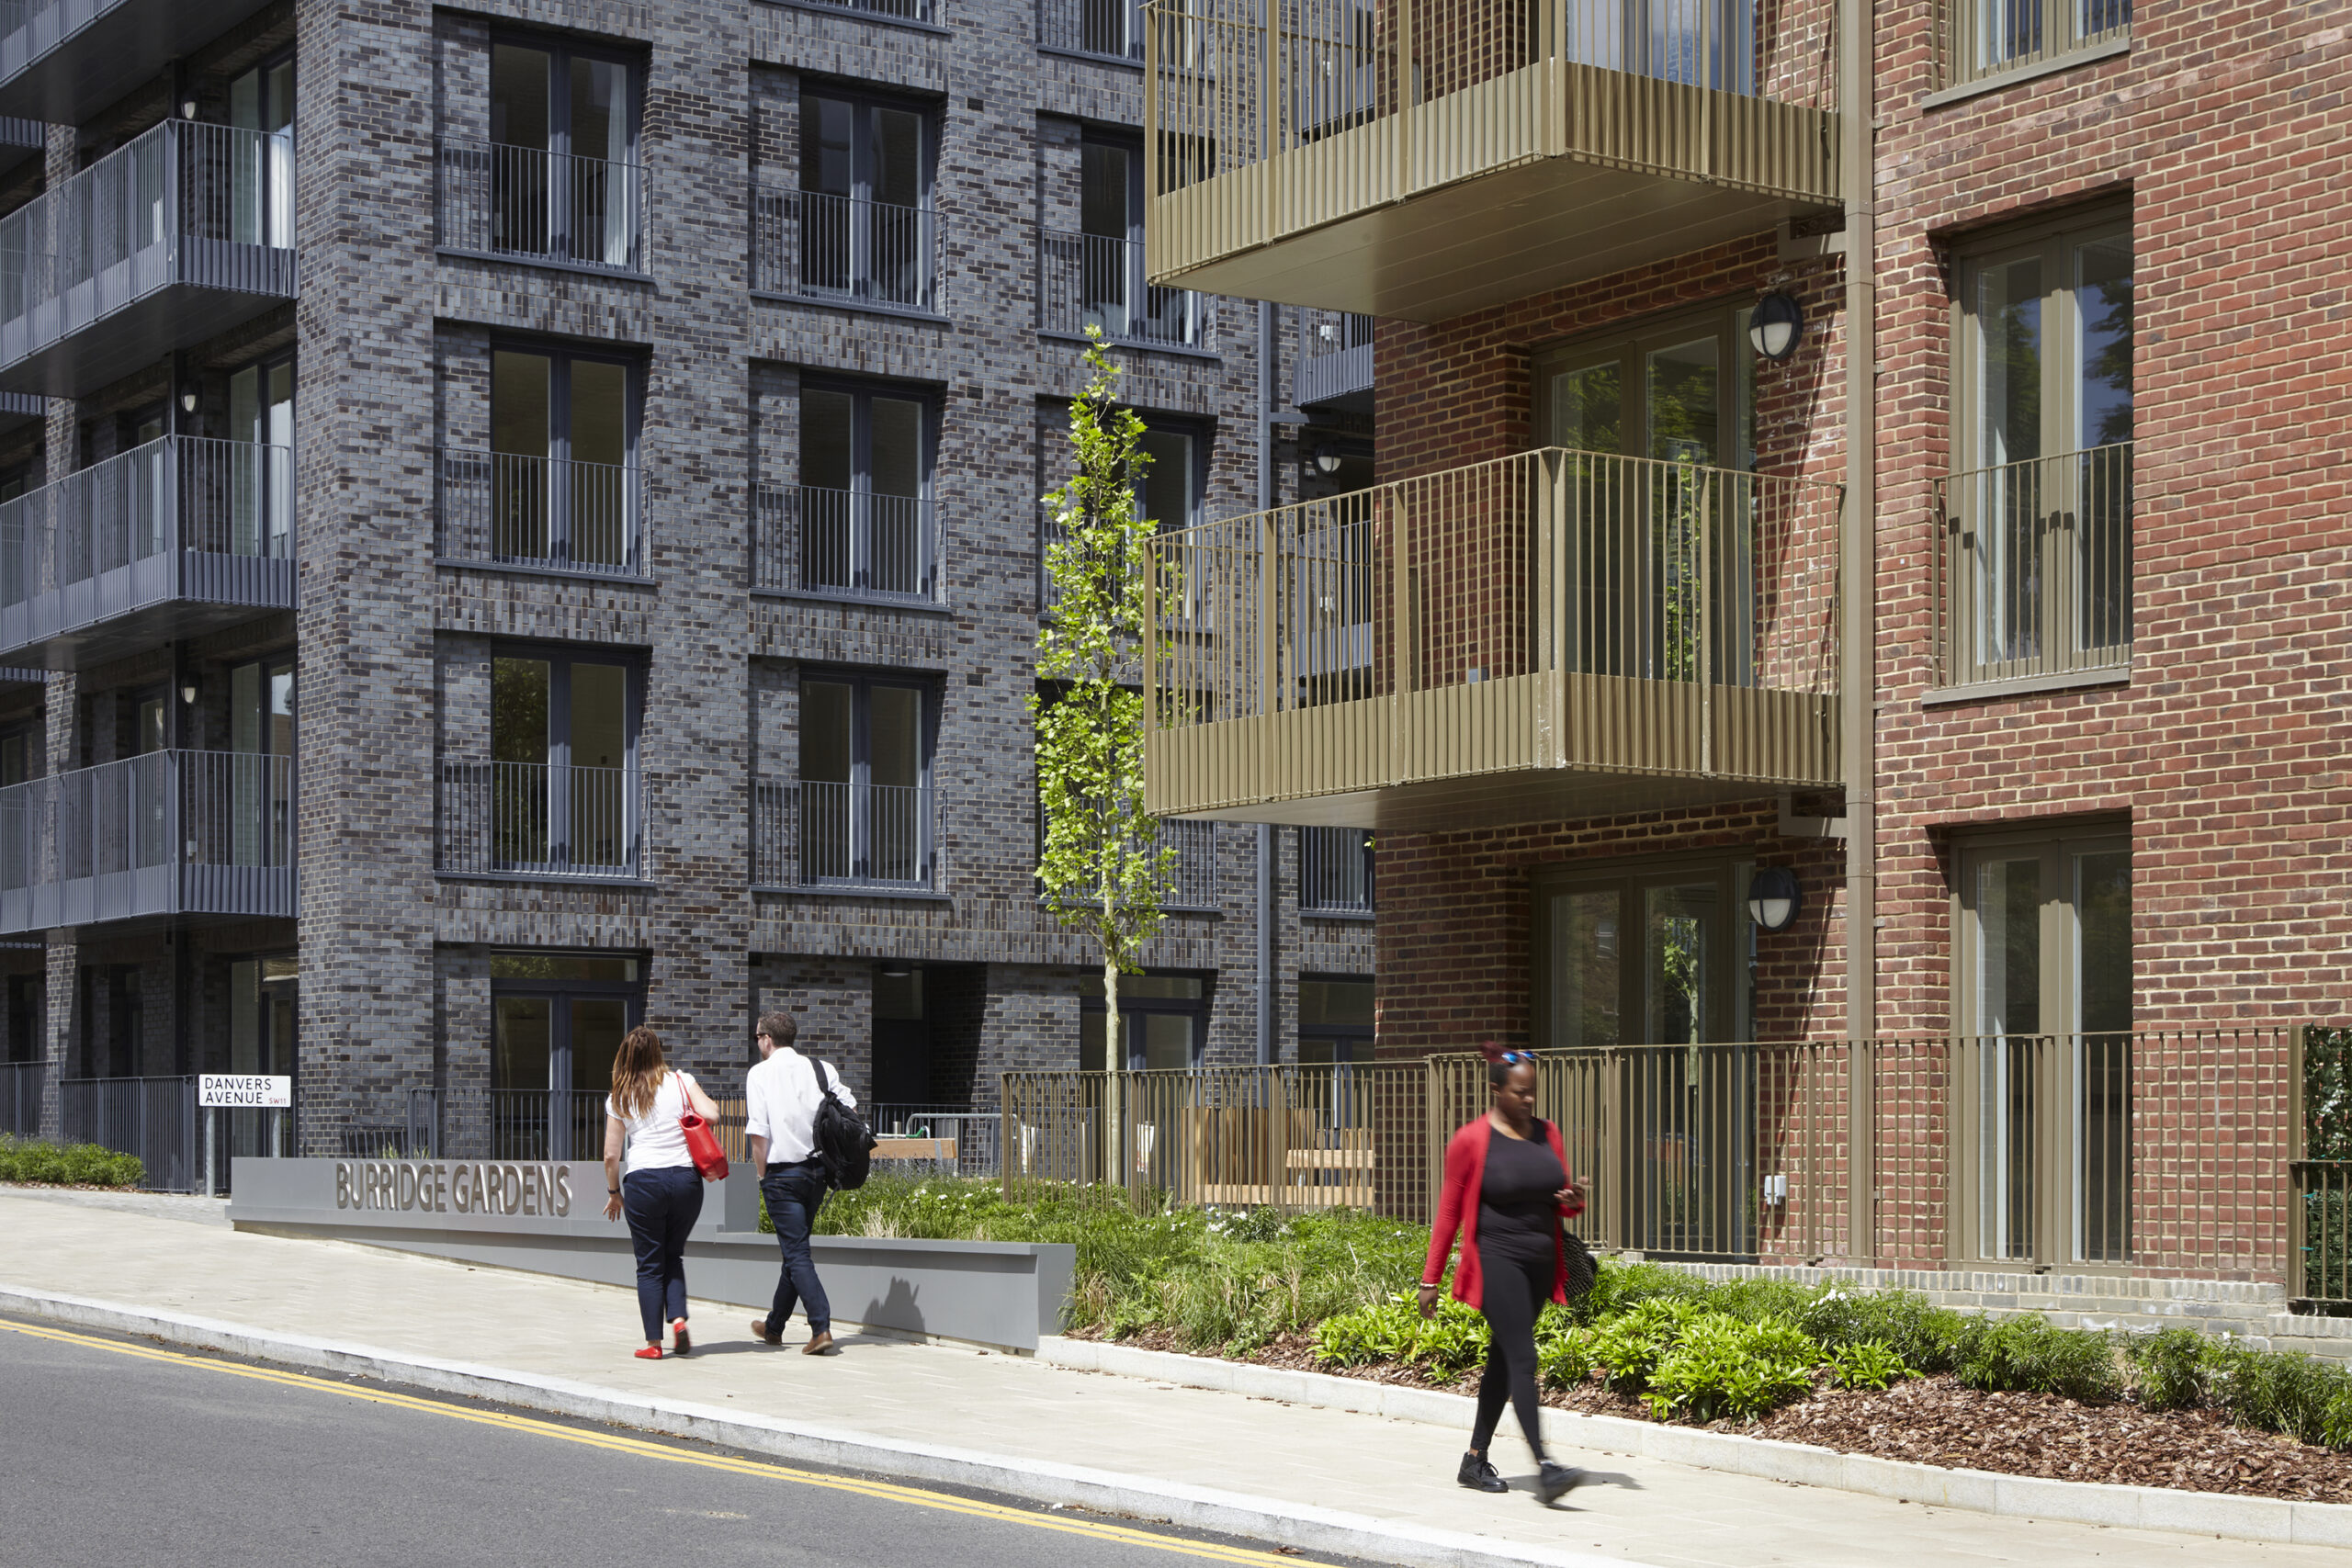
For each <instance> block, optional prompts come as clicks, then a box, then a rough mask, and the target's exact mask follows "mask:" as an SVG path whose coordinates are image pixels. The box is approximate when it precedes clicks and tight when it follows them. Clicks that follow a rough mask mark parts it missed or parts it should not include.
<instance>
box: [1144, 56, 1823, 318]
mask: <svg viewBox="0 0 2352 1568" xmlns="http://www.w3.org/2000/svg"><path fill="white" fill-rule="evenodd" d="M1398 118H1399V117H1394V116H1385V117H1382V118H1375V119H1373V120H1371V121H1369V122H1368V123H1365V124H1363V125H1358V126H1354V127H1351V128H1350V129H1347V130H1339V131H1336V132H1333V133H1332V134H1330V135H1329V136H1327V137H1324V138H1322V139H1320V140H1315V141H1307V142H1306V144H1305V145H1303V146H1298V147H1295V148H1293V149H1292V150H1290V151H1288V152H1282V153H1279V154H1277V155H1276V156H1274V157H1273V158H1271V159H1268V160H1265V161H1263V162H1261V163H1256V164H1249V165H1246V166H1244V167H1241V168H1238V169H1235V170H1233V171H1231V172H1230V173H1227V174H1222V175H1216V176H1215V177H1213V178H1210V179H1206V180H1204V181H1201V182H1200V183H1198V184H1195V185H1192V186H1184V187H1182V188H1180V189H1175V190H1170V191H1166V192H1164V193H1163V194H1161V195H1159V196H1158V197H1155V198H1154V200H1153V202H1152V204H1151V213H1150V225H1149V228H1148V238H1149V242H1150V252H1151V258H1150V259H1151V276H1152V281H1153V282H1155V283H1161V284H1172V285H1181V286H1182V287H1184V288H1196V289H1202V290H1205V291H1210V292H1215V293H1220V294H1228V295H1238V296H1239V297H1241V298H1243V299H1274V300H1280V301H1283V302H1284V303H1289V304H1297V305H1313V306H1320V307H1323V308H1326V309H1329V310H1354V311H1360V312H1363V313H1366V314H1371V315H1379V316H1397V317H1401V318H1403V319H1405V320H1408V321H1445V320H1447V319H1449V318H1452V317H1454V316H1458V315H1461V314H1463V313H1464V311H1467V310H1478V309H1481V308H1482V307H1486V306H1489V305H1496V304H1500V303H1503V302H1506V301H1509V300H1512V299H1524V298H1526V297H1527V296H1529V295H1532V294H1536V293H1540V292H1542V291H1544V290H1546V289H1551V288H1560V287H1562V286H1564V285H1566V284H1571V283H1579V282H1583V281H1586V280H1588V279H1590V278H1595V277H1600V276H1607V275H1609V274H1611V273H1617V272H1623V271H1626V270H1629V269H1632V268H1636V267H1643V266H1649V265H1656V264H1657V263H1659V262H1663V261H1667V260H1669V259H1671V258H1673V257H1676V256H1680V255H1687V254H1691V252H1694V251H1699V250H1703V249H1705V248H1706V247H1708V246H1710V245H1714V244H1719V243H1724V242H1725V241H1730V240H1736V239H1738V238H1741V237H1742V236H1745V235H1750V234H1755V233H1758V232H1759V231H1766V230H1770V228H1772V227H1773V226H1774V225H1775V224H1777V223H1779V222H1780V221H1781V220H1783V219H1792V218H1797V217H1801V216H1804V215H1807V214H1812V213H1818V212H1823V211H1827V210H1831V209H1835V208H1836V207H1837V205H1838V184H1837V170H1836V157H1835V153H1836V147H1837V116H1836V115H1835V114H1834V113H1831V112H1829V111H1826V110H1822V109H1815V108H1809V107H1801V106H1797V105H1792V104H1782V103H1776V102H1772V101H1770V100H1767V99H1763V98H1758V97H1752V96H1743V95H1739V94H1731V93H1722V92H1715V91H1713V90H1711V89H1708V88H1703V87H1697V86H1691V85H1684V84H1680V83H1674V82H1663V81H1657V80H1655V79H1653V78H1649V77H1644V76H1636V75H1632V74H1629V73H1623V72H1617V71H1605V70H1599V69H1595V68H1593V67H1589V66H1582V65H1571V66H1567V67H1566V68H1565V69H1564V71H1563V72H1562V73H1561V74H1560V75H1559V76H1558V77H1556V78H1555V77H1554V76H1553V75H1552V74H1551V73H1548V72H1546V71H1545V70H1544V67H1542V66H1529V67H1526V68H1523V69H1522V70H1521V71H1518V72H1514V73H1510V74H1508V75H1505V76H1500V77H1498V78H1496V79H1494V80H1493V81H1490V82H1486V83H1482V84H1479V85H1476V86H1475V87H1470V88H1465V89H1464V90H1463V91H1461V92H1458V93H1453V94H1448V95H1446V96H1444V97H1442V98H1439V99H1436V100H1434V101H1432V102H1430V103H1428V104H1424V105H1421V106H1419V107H1417V108H1416V109H1415V111H1414V113H1413V115H1412V117H1411V119H1410V121H1409V124H1408V127H1407V128H1406V129H1404V130H1400V129H1399V125H1398Z"/></svg>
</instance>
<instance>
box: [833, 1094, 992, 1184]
mask: <svg viewBox="0 0 2352 1568" xmlns="http://www.w3.org/2000/svg"><path fill="white" fill-rule="evenodd" d="M859 1109H860V1111H861V1112H862V1113H863V1114H865V1117H866V1125H867V1126H869V1127H871V1128H873V1129H874V1133H875V1135H876V1137H880V1138H905V1139H916V1140H921V1141H925V1142H932V1143H933V1144H934V1145H935V1146H937V1147H938V1148H939V1150H940V1153H939V1156H938V1157H936V1158H923V1157H920V1156H899V1155H897V1154H895V1153H892V1154H891V1156H890V1157H888V1158H887V1159H885V1160H883V1161H882V1162H881V1163H879V1164H877V1165H876V1167H875V1168H876V1170H877V1171H886V1172H895V1173H900V1174H906V1175H932V1174H934V1173H935V1174H938V1175H942V1176H963V1177H989V1176H998V1175H1001V1167H1000V1165H999V1164H998V1160H997V1135H998V1133H999V1131H1000V1129H1001V1126H1002V1123H1003V1118H1002V1117H1001V1115H1000V1114H999V1113H998V1112H996V1111H974V1110H971V1109H970V1108H969V1107H959V1106H944V1105H910V1104H893V1103H889V1102H881V1103H876V1104H874V1105H868V1106H861V1107H860V1108H859ZM886 1152H888V1151H886Z"/></svg>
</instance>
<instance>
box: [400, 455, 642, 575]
mask: <svg viewBox="0 0 2352 1568" xmlns="http://www.w3.org/2000/svg"><path fill="white" fill-rule="evenodd" d="M440 456H441V504H440V508H439V517H440V523H439V527H438V536H437V537H436V539H435V542H434V550H435V554H436V555H437V556H438V557H439V558H441V559H442V560H445V561H452V562H456V563H458V564H460V565H468V566H487V567H495V568H503V569H506V570H522V571H556V572H564V573H575V572H578V573H586V574H588V575H590V576H594V577H643V576H644V575H645V537H644V528H643V525H642V523H641V521H640V519H641V516H642V513H643V512H644V502H643V492H642V491H641V489H640V487H639V482H638V470H637V469H636V468H634V467H632V466H629V465H627V464H621V463H580V462H574V461H572V460H571V459H570V458H564V457H530V456H527V455H525V454H521V453H515V452H476V451H467V450H463V449H459V448H452V447H447V446H445V447H443V448H441V454H440Z"/></svg>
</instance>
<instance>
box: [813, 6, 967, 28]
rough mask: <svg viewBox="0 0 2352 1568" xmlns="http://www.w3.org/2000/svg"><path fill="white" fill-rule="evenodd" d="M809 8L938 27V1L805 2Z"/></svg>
mask: <svg viewBox="0 0 2352 1568" xmlns="http://www.w3.org/2000/svg"><path fill="white" fill-rule="evenodd" d="M806 3H807V4H809V5H811V6H824V7H826V8H827V9H830V10H841V11H863V12H865V14H867V15H868V16H875V17H893V18H895V19H897V20H899V21H901V22H922V23H923V24H925V25H926V26H931V27H936V26H938V25H939V6H938V0H806Z"/></svg>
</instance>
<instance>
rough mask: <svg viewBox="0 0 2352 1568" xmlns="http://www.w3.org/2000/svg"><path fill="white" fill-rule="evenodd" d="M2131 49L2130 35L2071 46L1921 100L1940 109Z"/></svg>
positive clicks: (1920, 105) (2108, 58) (2110, 58)
mask: <svg viewBox="0 0 2352 1568" xmlns="http://www.w3.org/2000/svg"><path fill="white" fill-rule="evenodd" d="M2129 53H2131V39H2128V38H2120V39H2110V40H2109V41H2108V42H2106V43H2095V44H2092V45H2091V46H2090V47H2089V48H2087V49H2077V50H2070V51H2067V52H2066V53H2064V54H2062V55H2059V56H2058V57H2056V58H2055V59H2052V60H2044V61H2040V62H2036V63H2034V64H2032V65H2020V66H2018V68H2017V69H2016V70H2014V71H2002V72H1996V73H1994V74H1993V75H1990V76H1979V77H1978V78H1977V79H1976V80H1975V81H1973V82H1963V83H1962V84H1961V85H1959V86H1957V87H1946V88H1944V89H1942V90H1941V91H1940V92H1934V93H1929V94H1928V96H1926V97H1924V98H1921V99H1920V100H1919V107H1921V108H1922V109H1939V108H1942V107H1945V106H1946V105H1948V104H1959V103H1965V102H1967V101H1968V100H1969V99H1971V98H1981V97H1983V96H1985V94H1987V93H1997V92H2000V91H2001V90H2002V89H2003V88H2006V87H2015V86H2018V85H2020V84H2022V83H2026V82H2038V81H2040V80H2041V78H2042V77H2044V76H2055V75H2058V74H2059V73H2062V72H2066V71H2072V70H2074V69H2075V67H2077V66H2082V65H2088V64H2090V63H2091V62H2094V61H2099V60H2112V59H2114V58H2115V57H2116V56H2117V55H2120V54H2129Z"/></svg>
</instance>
